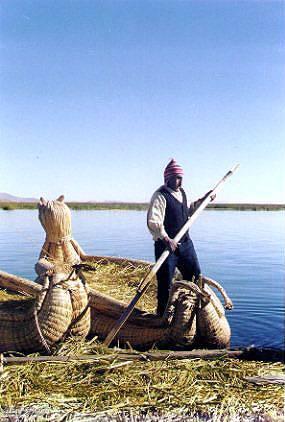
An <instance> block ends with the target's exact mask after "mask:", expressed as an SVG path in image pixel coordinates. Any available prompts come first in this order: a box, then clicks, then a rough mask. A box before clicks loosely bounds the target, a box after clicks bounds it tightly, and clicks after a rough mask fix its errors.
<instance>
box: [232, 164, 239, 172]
mask: <svg viewBox="0 0 285 422" xmlns="http://www.w3.org/2000/svg"><path fill="white" fill-rule="evenodd" d="M238 168H239V163H238V164H236V165H235V166H233V168H231V170H230V172H231V173H234V172H235V171H236V170H237V169H238Z"/></svg>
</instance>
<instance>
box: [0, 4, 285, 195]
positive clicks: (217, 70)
mask: <svg viewBox="0 0 285 422" xmlns="http://www.w3.org/2000/svg"><path fill="white" fill-rule="evenodd" d="M284 12H285V6H284V2H283V1H262V0H260V1H254V0H252V1H243V0H239V1H230V0H224V1H215V0H209V1H204V0H199V1H198V0H197V1H191V0H189V1H180V0H173V1H168V0H163V1H159V0H152V1H148V0H141V1H136V0H131V1H123V0H117V1H108V0H103V1H97V0H77V1H76V0H73V1H71V0H70V1H66V0H60V1H59V0H53V1H52V0H45V1H40V0H37V1H36V0H32V1H28V0H21V1H17V0H2V1H1V3H0V58H1V69H0V71H1V73H0V90H1V100H0V101H1V103H0V106H1V116H0V125H1V137H0V158H1V165H0V191H1V192H9V193H11V194H14V195H18V196H29V197H30V196H34V197H40V196H45V197H47V198H49V199H52V198H55V197H56V196H58V195H59V194H61V193H64V194H65V197H66V199H67V200H82V201H88V200H97V201H104V200H122V201H148V200H149V198H150V197H151V195H152V193H153V191H154V189H156V188H157V187H158V186H159V185H160V184H161V183H162V180H163V178H162V175H163V169H164V167H165V165H166V164H167V162H168V161H169V159H170V158H171V157H175V158H176V160H177V161H178V162H179V163H180V164H181V165H182V166H183V168H184V170H185V177H184V186H185V189H186V190H187V191H188V192H189V193H190V195H191V196H192V197H193V199H195V198H197V197H199V196H201V195H203V193H205V192H206V191H208V190H209V189H210V188H211V186H212V185H213V184H215V182H216V181H217V180H218V179H219V178H220V177H222V176H223V175H224V173H225V172H226V171H227V170H229V168H231V167H232V166H233V165H234V164H235V163H237V162H239V163H240V169H239V171H238V172H237V173H236V175H235V176H233V177H232V179H231V180H230V181H229V182H227V184H226V185H225V186H224V188H223V191H221V193H220V194H219V196H218V198H217V200H218V201H228V202H282V203H283V202H284V164H285V163H284V152H285V151H284V139H285V118H284V105H285V89H284V69H285V66H284V64H285V46H284V32H285V31H284V28H285V27H284V17H285V14H284Z"/></svg>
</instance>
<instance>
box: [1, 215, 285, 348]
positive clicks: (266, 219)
mask: <svg viewBox="0 0 285 422" xmlns="http://www.w3.org/2000/svg"><path fill="white" fill-rule="evenodd" d="M72 215H73V235H74V238H75V239H76V240H77V241H78V242H79V243H80V244H81V246H82V247H83V248H84V249H85V251H86V252H88V253H89V254H96V255H114V256H124V257H132V258H140V259H146V260H150V261H153V244H152V240H151V237H150V235H149V233H148V231H147V229H146V213H145V212H142V211H73V212H72ZM284 225H285V224H284V213H283V212H261V211H259V212H252V211H249V212H246V211H243V212H239V211H205V212H204V213H203V214H202V215H201V216H200V217H199V219H198V220H197V221H196V222H195V223H194V227H193V228H192V230H191V233H192V239H193V241H194V244H195V247H196V251H197V253H198V257H199V260H200V264H201V267H202V271H203V273H204V274H206V275H207V276H209V277H211V278H214V279H216V280H217V281H219V282H221V283H222V285H223V286H224V287H225V288H226V290H227V292H228V294H229V296H230V297H231V298H232V300H233V302H234V306H235V308H234V310H233V311H228V312H227V316H228V319H229V322H230V325H231V327H232V346H234V347H235V346H249V345H255V346H259V347H261V346H263V347H278V348H280V347H282V348H283V347H284V345H283V344H284V291H285V288H284ZM43 241H44V231H43V229H42V227H41V226H40V223H39V221H38V217H37V211H26V210H23V211H22V210H17V211H2V210H0V269H1V270H3V271H7V272H11V273H14V274H18V275H21V276H24V277H27V278H30V279H34V278H35V273H34V264H35V262H36V261H37V258H38V254H39V252H40V249H41V246H42V244H43Z"/></svg>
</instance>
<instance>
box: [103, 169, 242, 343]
mask: <svg viewBox="0 0 285 422" xmlns="http://www.w3.org/2000/svg"><path fill="white" fill-rule="evenodd" d="M238 167H239V164H236V165H235V166H234V167H233V168H232V169H231V170H229V171H228V172H227V173H226V174H225V176H224V177H223V178H222V179H221V180H219V182H218V183H217V184H216V185H215V186H214V188H213V189H212V190H211V191H210V193H209V194H208V195H207V196H206V198H205V199H204V200H203V201H202V202H201V204H200V205H199V207H198V208H197V209H196V211H195V212H194V213H193V214H192V215H191V217H189V218H188V220H187V222H186V223H185V224H184V226H183V227H182V228H181V229H180V230H179V232H178V233H177V235H176V236H175V237H174V240H175V242H176V243H178V242H179V240H180V239H181V238H182V237H183V236H184V234H185V233H186V232H187V230H188V229H189V228H190V227H191V226H192V224H193V223H194V221H195V220H196V219H197V218H198V216H199V215H200V214H201V212H202V211H203V210H204V208H206V206H207V205H208V204H209V202H210V201H211V196H212V195H214V194H215V193H216V192H217V191H218V190H219V189H220V188H221V186H222V184H223V183H224V182H225V181H226V179H227V178H228V177H230V176H231V175H232V174H233V173H234V172H235V171H236V170H237V168H238ZM169 254H170V251H169V250H168V249H165V251H164V252H163V253H162V254H161V256H160V258H159V259H158V260H157V261H156V263H155V265H154V266H153V267H152V269H151V270H150V272H149V273H148V274H147V275H146V277H145V278H144V279H143V280H142V281H141V283H140V285H139V286H138V288H137V293H136V295H135V296H134V298H133V299H132V300H131V301H130V303H129V305H128V306H127V307H126V309H125V311H124V312H123V313H122V315H121V317H120V318H119V319H118V321H116V323H115V325H114V327H113V328H112V329H111V331H110V332H109V334H108V335H107V337H106V339H105V341H104V344H105V345H106V346H109V345H110V343H111V342H112V340H113V339H114V337H115V336H116V335H117V334H118V332H119V331H120V329H121V328H122V326H123V325H124V324H125V322H126V321H127V319H128V318H129V316H130V315H131V313H132V311H133V309H134V307H135V306H136V303H137V302H138V300H139V299H140V298H141V297H142V295H143V294H144V293H145V291H146V290H147V288H148V286H149V285H150V283H151V281H152V279H153V278H154V276H155V274H156V273H157V271H158V270H159V269H160V267H161V266H162V264H163V263H164V261H165V260H166V259H167V257H168V256H169Z"/></svg>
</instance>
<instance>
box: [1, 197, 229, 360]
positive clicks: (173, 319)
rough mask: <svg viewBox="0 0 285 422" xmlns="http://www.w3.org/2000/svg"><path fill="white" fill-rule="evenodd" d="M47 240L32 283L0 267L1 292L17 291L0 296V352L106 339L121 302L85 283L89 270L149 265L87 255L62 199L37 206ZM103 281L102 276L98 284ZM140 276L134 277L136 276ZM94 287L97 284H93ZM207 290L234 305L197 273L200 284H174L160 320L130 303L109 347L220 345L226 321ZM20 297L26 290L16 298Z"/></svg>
mask: <svg viewBox="0 0 285 422" xmlns="http://www.w3.org/2000/svg"><path fill="white" fill-rule="evenodd" d="M39 219H40V222H41V224H42V226H43V228H44V230H45V232H46V240H45V242H44V245H43V247H42V250H41V252H40V256H39V260H38V261H37V263H36V265H35V270H36V272H37V274H38V277H37V278H36V280H35V281H32V280H28V279H26V278H22V277H19V276H16V275H13V274H8V273H6V272H3V271H0V289H2V290H3V289H5V290H6V291H7V292H14V293H17V300H14V299H12V298H11V296H9V295H7V297H6V300H4V299H1V295H0V352H8V351H9V352H11V351H17V352H30V351H45V352H52V351H53V348H54V347H56V345H57V344H58V343H59V342H61V341H63V340H64V339H65V338H66V337H67V336H68V335H72V336H78V337H80V338H85V337H87V336H89V337H90V336H92V337H94V336H96V337H98V338H99V339H100V340H104V339H105V338H106V336H107V335H108V333H109V332H110V330H111V329H112V327H113V326H114V324H115V323H116V321H117V320H118V318H119V317H120V316H121V314H122V312H123V311H124V310H125V309H126V306H127V304H126V303H124V302H122V301H120V300H117V299H115V298H113V297H111V296H110V295H107V294H105V293H103V292H102V291H100V290H98V289H94V288H93V287H90V286H89V282H88V280H89V279H88V271H90V269H91V270H93V269H95V270H96V268H98V266H105V267H106V269H107V271H108V266H109V265H116V266H117V267H118V268H121V269H122V268H123V269H126V273H127V270H128V268H130V267H131V268H137V267H140V268H144V269H145V270H147V269H149V268H150V266H151V264H150V263H148V262H145V261H141V260H134V259H125V258H117V257H105V256H93V255H87V254H85V252H84V251H83V250H82V248H81V247H80V245H79V244H78V243H77V242H76V241H75V239H73V238H72V235H71V214H70V210H69V208H68V207H67V205H66V204H65V203H64V198H63V197H60V198H58V199H57V200H56V201H45V200H43V199H42V198H41V200H40V203H39ZM103 281H104V280H102V282H103ZM138 281H139V280H138ZM99 284H100V283H99ZM213 289H217V290H218V291H219V292H220V294H221V295H222V297H223V299H224V306H225V308H226V309H231V307H232V302H231V300H230V298H229V297H228V295H227V293H226V292H225V290H224V289H223V288H222V286H221V285H220V284H219V283H218V282H216V281H214V280H212V279H211V278H208V277H205V276H201V278H200V282H199V285H197V284H195V283H193V282H190V281H185V280H174V281H173V283H172V287H171V291H170V295H169V301H168V304H167V308H166V310H165V313H164V315H163V316H162V317H158V316H157V315H155V314H154V313H150V312H145V311H143V310H141V309H139V308H134V309H133V311H132V313H131V315H130V317H129V319H128V320H127V321H126V323H125V325H124V326H123V327H122V328H121V329H120V331H119V332H118V333H117V335H116V337H115V338H114V340H113V344H119V345H120V346H122V345H128V346H131V347H133V348H137V349H144V350H146V349H148V348H150V347H152V346H153V345H156V346H157V347H164V348H165V347H167V348H171V347H177V346H179V347H185V348H197V347H198V348H225V347H228V346H229V343H230V336H231V331H230V326H229V324H228V321H227V319H226V316H225V310H224V307H223V306H222V304H221V302H220V300H219V298H218V296H217V295H216V294H215V292H214V290H213ZM19 295H25V296H26V297H25V298H24V296H19Z"/></svg>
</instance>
